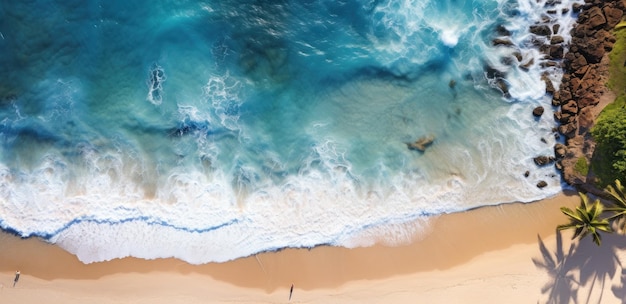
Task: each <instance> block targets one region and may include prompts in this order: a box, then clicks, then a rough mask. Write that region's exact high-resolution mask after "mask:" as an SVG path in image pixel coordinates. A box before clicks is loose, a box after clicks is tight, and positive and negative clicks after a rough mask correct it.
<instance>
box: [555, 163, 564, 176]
mask: <svg viewBox="0 0 626 304" xmlns="http://www.w3.org/2000/svg"><path fill="white" fill-rule="evenodd" d="M554 167H555V168H556V169H557V170H559V171H561V173H562V172H563V163H562V162H561V161H560V160H559V161H557V162H556V163H555V164H554Z"/></svg>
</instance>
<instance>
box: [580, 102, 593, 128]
mask: <svg viewBox="0 0 626 304" xmlns="http://www.w3.org/2000/svg"><path fill="white" fill-rule="evenodd" d="M593 123H594V117H593V111H592V110H591V107H586V108H583V109H581V110H580V112H579V113H578V127H579V128H584V129H585V130H589V129H591V127H592V126H593Z"/></svg>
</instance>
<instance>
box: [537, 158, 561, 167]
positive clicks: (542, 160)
mask: <svg viewBox="0 0 626 304" xmlns="http://www.w3.org/2000/svg"><path fill="white" fill-rule="evenodd" d="M555 160H556V159H555V158H554V157H552V156H545V155H540V156H537V157H535V158H533V161H534V162H535V165H537V166H540V167H541V166H545V165H549V164H551V163H552V162H554V161H555Z"/></svg>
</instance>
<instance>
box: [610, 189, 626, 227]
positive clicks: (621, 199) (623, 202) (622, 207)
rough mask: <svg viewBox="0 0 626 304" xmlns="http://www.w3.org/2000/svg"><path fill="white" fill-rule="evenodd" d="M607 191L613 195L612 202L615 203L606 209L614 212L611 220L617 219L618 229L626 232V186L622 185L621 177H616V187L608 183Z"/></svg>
mask: <svg viewBox="0 0 626 304" xmlns="http://www.w3.org/2000/svg"><path fill="white" fill-rule="evenodd" d="M605 192H606V193H607V194H608V195H610V196H611V198H612V200H611V202H612V203H613V205H612V206H610V207H608V208H606V211H610V212H613V215H612V216H610V217H609V220H615V222H616V223H617V226H618V228H617V229H618V231H621V232H624V233H626V195H624V186H622V183H621V182H620V181H619V179H616V180H615V187H613V186H611V185H608V186H607V187H606V190H605Z"/></svg>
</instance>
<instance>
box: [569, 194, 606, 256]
mask: <svg viewBox="0 0 626 304" xmlns="http://www.w3.org/2000/svg"><path fill="white" fill-rule="evenodd" d="M579 195H580V206H578V207H576V212H574V211H572V210H571V209H570V208H567V207H561V212H563V213H564V214H565V215H567V216H568V217H569V218H570V222H569V224H565V225H559V226H557V229H558V230H563V229H575V232H574V237H573V238H576V237H578V236H580V238H581V239H583V238H584V237H585V236H587V235H591V236H592V238H593V242H594V243H596V244H597V245H598V246H600V243H601V242H602V238H601V236H600V233H599V232H600V231H604V232H611V224H610V223H609V220H608V219H606V218H602V217H600V216H601V215H602V212H604V207H603V206H602V204H601V203H600V200H599V199H596V200H595V201H594V202H593V203H592V204H591V205H590V204H589V198H588V197H587V195H586V194H584V193H579Z"/></svg>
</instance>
